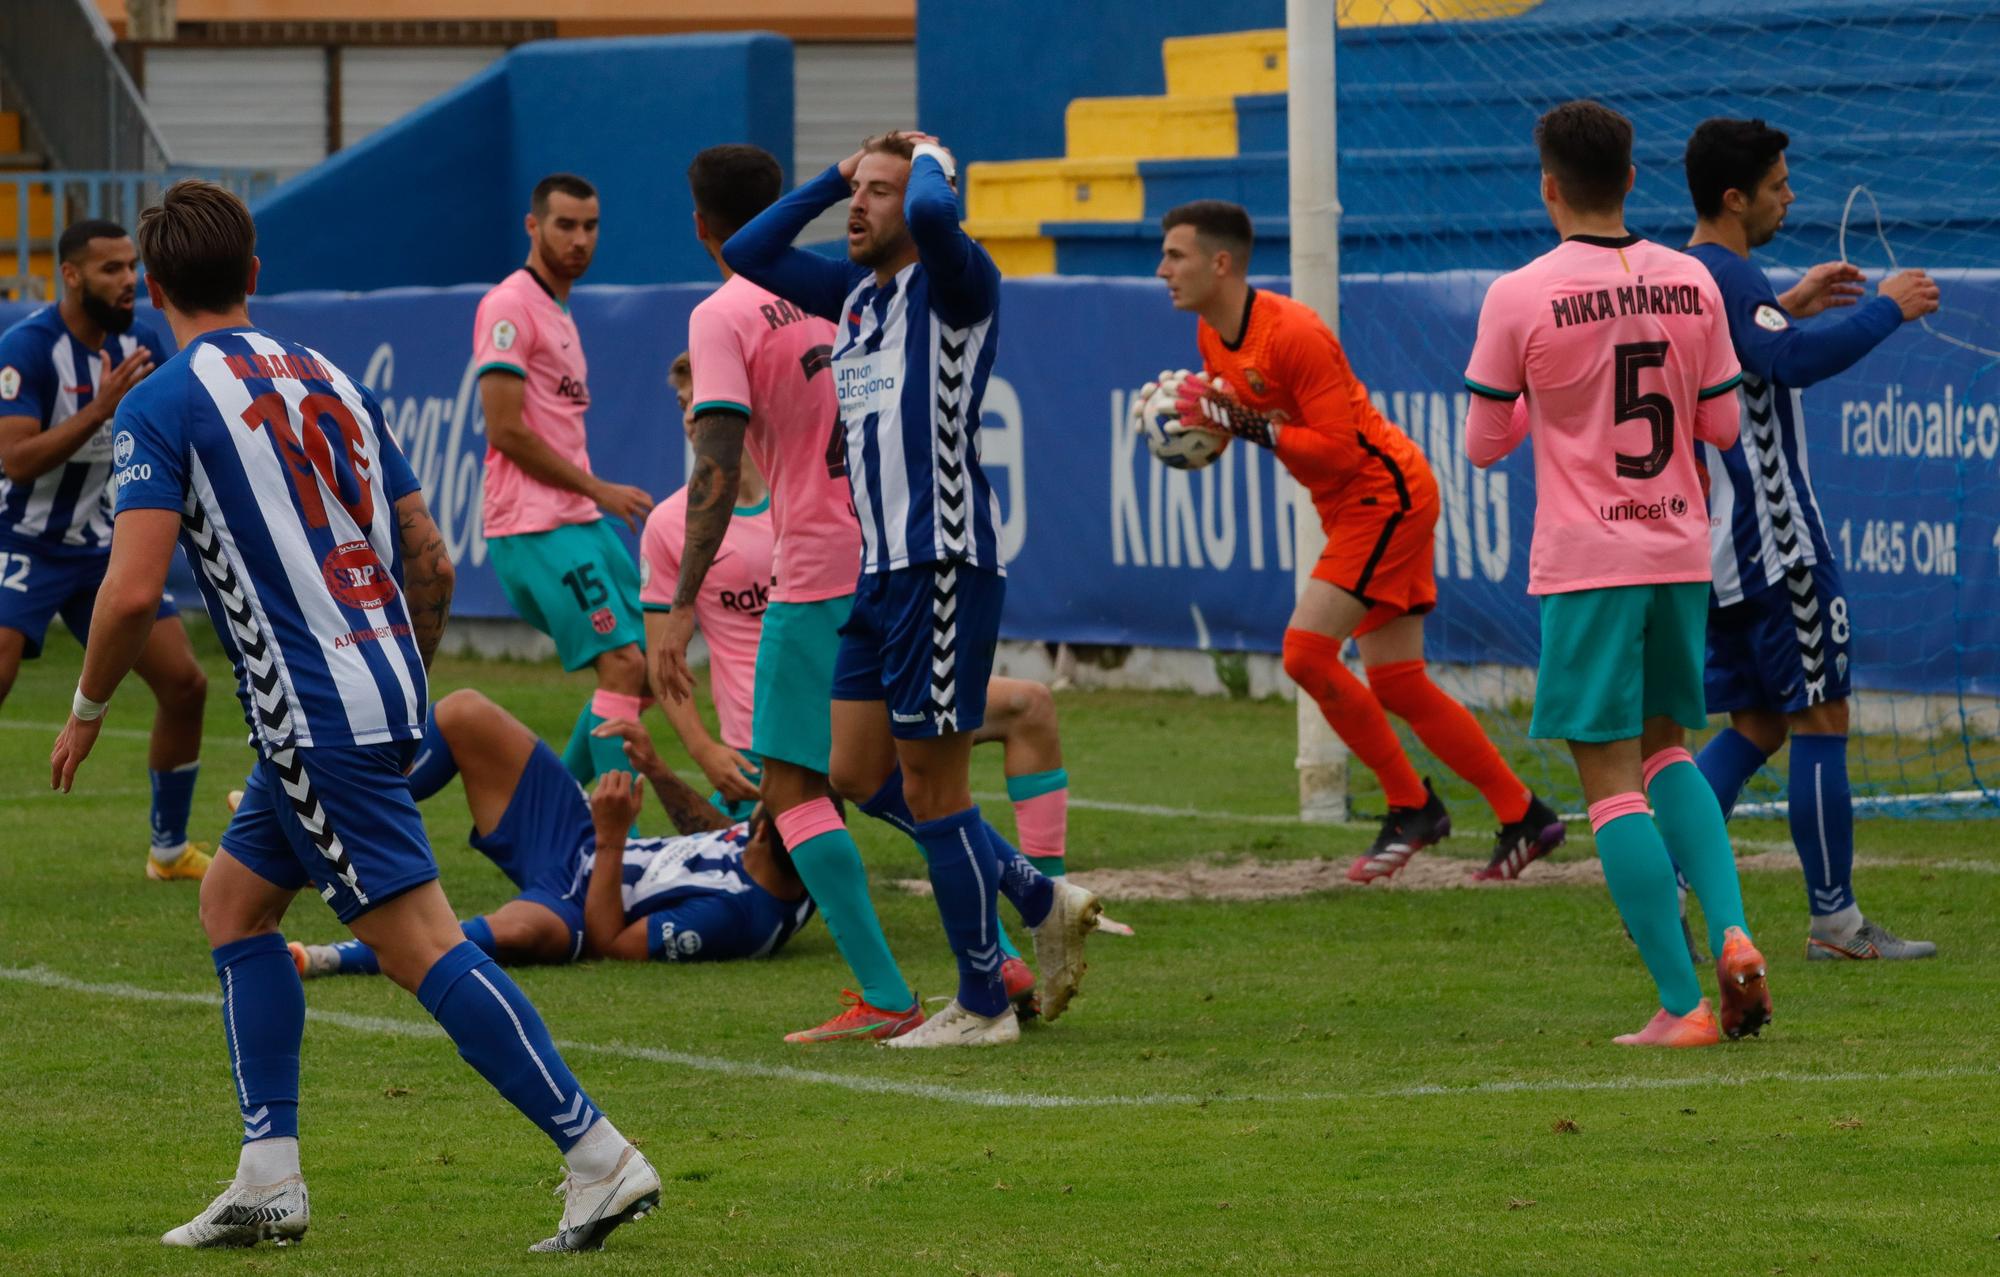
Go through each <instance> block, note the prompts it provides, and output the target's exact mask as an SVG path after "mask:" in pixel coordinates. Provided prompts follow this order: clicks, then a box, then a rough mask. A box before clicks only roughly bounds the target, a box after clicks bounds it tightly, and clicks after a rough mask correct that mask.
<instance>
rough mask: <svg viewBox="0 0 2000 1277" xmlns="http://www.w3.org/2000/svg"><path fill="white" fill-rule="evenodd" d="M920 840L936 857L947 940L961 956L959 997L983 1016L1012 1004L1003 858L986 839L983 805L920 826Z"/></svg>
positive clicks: (930, 857) (935, 888) (936, 886)
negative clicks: (1004, 963)
mask: <svg viewBox="0 0 2000 1277" xmlns="http://www.w3.org/2000/svg"><path fill="white" fill-rule="evenodd" d="M914 836H915V838H916V840H917V845H918V846H919V847H921V848H923V851H924V859H925V860H927V861H929V862H930V871H931V890H932V892H933V893H934V894H935V895H936V896H937V907H938V914H939V916H940V917H941V918H943V920H944V934H945V939H946V940H947V941H948V942H949V943H950V944H951V953H952V957H954V958H956V959H957V960H958V1002H959V1005H960V1006H963V1007H964V1008H965V1009H966V1010H968V1011H974V1012H977V1013H978V1014H980V1015H985V1016H994V1015H999V1014H1000V1013H1001V1012H1002V1011H1005V1010H1006V1009H1007V990H1006V987H1005V986H1004V985H1003V984H1002V983H1001V980H1000V963H1001V960H1002V955H1001V952H1000V939H999V931H1000V927H999V919H998V916H997V915H996V914H995V912H994V906H995V904H996V903H997V902H998V900H999V889H1000V882H999V879H1000V863H999V860H998V858H997V857H996V856H995V855H994V854H993V847H992V845H991V844H990V843H989V842H988V841H987V840H986V822H985V821H983V820H982V819H980V816H979V808H977V807H968V808H966V809H965V810H964V811H962V812H959V813H958V814H957V815H954V816H947V817H945V818H944V819H943V820H930V821H925V822H924V823H923V824H920V825H918V826H917V827H916V831H915V834H914Z"/></svg>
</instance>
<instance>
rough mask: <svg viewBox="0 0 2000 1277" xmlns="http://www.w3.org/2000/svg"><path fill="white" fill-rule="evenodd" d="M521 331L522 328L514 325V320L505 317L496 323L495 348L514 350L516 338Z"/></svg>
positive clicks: (494, 326)
mask: <svg viewBox="0 0 2000 1277" xmlns="http://www.w3.org/2000/svg"><path fill="white" fill-rule="evenodd" d="M520 331H521V330H520V329H518V328H516V327H514V321H513V320H511V319H503V320H501V321H500V322H498V323H496V324H494V325H493V349H495V350H512V349H513V348H514V338H516V337H518V336H519V335H520Z"/></svg>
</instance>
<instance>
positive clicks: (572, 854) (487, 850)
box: [466, 741, 597, 960]
mask: <svg viewBox="0 0 2000 1277" xmlns="http://www.w3.org/2000/svg"><path fill="white" fill-rule="evenodd" d="M466 841H468V842H470V843H471V844H472V849H473V850H474V851H476V852H478V853H479V854H480V855H482V856H484V857H486V858H487V859H488V860H490V861H492V862H493V863H494V864H496V865H498V866H500V872H501V873H504V874H506V875H507V878H508V880H509V881H511V882H512V883H513V884H514V885H515V886H516V887H519V888H520V889H521V894H520V896H519V899H522V900H532V901H534V902H535V903H536V904H538V905H541V906H542V907H543V908H545V909H547V910H549V912H551V913H553V914H555V915H556V917H558V918H561V919H562V920H563V925H564V926H566V927H568V928H569V941H570V955H569V956H570V958H571V959H572V960H574V959H575V958H576V957H577V956H579V955H580V954H581V953H582V952H583V896H584V892H585V890H586V889H587V888H588V887H589V886H590V861H591V857H592V855H593V854H595V852H596V851H597V831H596V828H595V826H593V825H592V824H591V823H590V802H589V800H588V799H586V798H585V797H584V796H583V790H582V789H581V788H580V787H579V786H578V785H577V783H576V777H574V776H572V775H570V772H569V768H567V767H565V766H563V761H562V759H560V758H558V757H557V756H556V752H555V751H554V750H553V749H550V748H549V747H548V746H547V745H546V744H544V743H543V742H541V741H536V742H535V749H534V752H533V753H531V754H529V755H528V765H527V766H526V767H524V768H522V770H521V779H520V782H519V783H518V784H516V785H515V786H514V796H513V797H512V798H510V799H508V800H507V811H506V813H505V814H504V815H502V816H501V817H500V823H499V824H498V825H496V826H494V829H493V832H492V833H490V834H487V835H486V836H484V837H481V836H480V835H479V834H478V833H477V832H476V831H475V832H474V833H473V834H472V835H471V837H469V838H468V839H467V840H466Z"/></svg>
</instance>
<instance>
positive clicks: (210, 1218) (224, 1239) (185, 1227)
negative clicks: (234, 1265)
mask: <svg viewBox="0 0 2000 1277" xmlns="http://www.w3.org/2000/svg"><path fill="white" fill-rule="evenodd" d="M310 1222H312V1212H311V1210H310V1208H309V1207H308V1206H307V1204H306V1182H305V1180H304V1179H303V1178H301V1177H299V1176H297V1175H293V1176H290V1177H289V1178H286V1179H283V1180H280V1181H278V1182H277V1183H275V1184H236V1183H232V1184H230V1186H229V1187H228V1188H225V1189H223V1190H222V1195H221V1196H220V1197H217V1198H216V1199H215V1200H214V1201H212V1202H210V1203H209V1204H208V1209H207V1210H205V1211H203V1212H202V1213H201V1214H199V1215H196V1216H195V1217H194V1218H193V1219H191V1220H189V1221H188V1222H187V1223H185V1224H182V1225H181V1226H180V1227H179V1228H176V1229H174V1230H173V1231H172V1232H170V1233H164V1234H162V1235H161V1237H160V1241H161V1242H163V1243H164V1244H166V1245H168V1246H254V1245H256V1244H257V1243H258V1242H262V1241H269V1242H276V1243H277V1244H278V1245H280V1246H288V1245H290V1244H291V1243H293V1242H295V1241H297V1240H299V1238H301V1237H304V1236H305V1235H306V1225H307V1224H309V1223H310Z"/></svg>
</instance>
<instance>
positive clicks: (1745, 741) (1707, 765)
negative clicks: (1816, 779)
mask: <svg viewBox="0 0 2000 1277" xmlns="http://www.w3.org/2000/svg"><path fill="white" fill-rule="evenodd" d="M1843 740H1844V738H1843ZM1764 762H1765V755H1764V751H1763V750H1761V749H1759V748H1757V746H1756V745H1754V744H1752V743H1751V740H1750V738H1749V737H1748V736H1745V735H1744V734H1743V733H1742V732H1739V731H1737V730H1736V729H1735V728H1734V727H1725V728H1723V729H1722V730H1721V731H1719V732H1717V733H1716V734H1715V739H1714V740H1712V741H1710V742H1708V744H1706V745H1704V746H1702V748H1701V753H1700V754H1699V755H1698V756H1697V757H1696V758H1695V760H1694V765H1695V766H1696V767H1699V768H1701V774H1702V775H1703V776H1705V777H1707V778H1708V787H1709V788H1710V789H1713V790H1714V791H1715V801H1716V802H1717V803H1719V804H1720V805H1721V807H1722V818H1723V819H1724V820H1727V819H1729V815H1730V813H1731V812H1733V811H1735V810H1736V800H1737V799H1738V798H1740V797H1742V795H1743V786H1745V785H1747V784H1749V783H1750V778H1751V777H1752V776H1755V775H1756V774H1757V769H1758V768H1760V767H1762V766H1763V765H1764ZM1793 770H1795V771H1796V770H1797V768H1796V765H1795V766H1794V769H1793Z"/></svg>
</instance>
